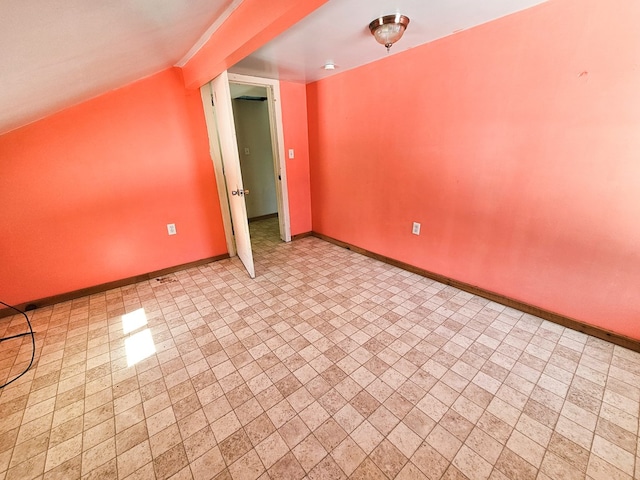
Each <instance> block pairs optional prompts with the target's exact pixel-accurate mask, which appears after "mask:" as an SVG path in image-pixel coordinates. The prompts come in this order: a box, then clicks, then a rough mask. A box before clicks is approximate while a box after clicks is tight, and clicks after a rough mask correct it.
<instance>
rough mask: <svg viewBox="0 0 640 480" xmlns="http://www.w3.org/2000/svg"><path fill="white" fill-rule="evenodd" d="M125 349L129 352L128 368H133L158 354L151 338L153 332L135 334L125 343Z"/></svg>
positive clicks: (143, 331)
mask: <svg viewBox="0 0 640 480" xmlns="http://www.w3.org/2000/svg"><path fill="white" fill-rule="evenodd" d="M124 348H125V351H126V352H127V366H128V367H131V366H133V365H135V364H136V363H138V362H139V361H141V360H144V359H145V358H147V357H150V356H151V355H153V354H154V353H156V346H155V344H154V343H153V338H152V337H151V330H149V329H148V328H145V329H144V330H142V331H140V332H138V333H134V334H133V335H131V336H130V337H128V338H126V339H125V341H124Z"/></svg>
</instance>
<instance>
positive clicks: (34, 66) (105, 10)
mask: <svg viewBox="0 0 640 480" xmlns="http://www.w3.org/2000/svg"><path fill="white" fill-rule="evenodd" d="M235 3H238V2H235ZM233 4H234V2H233V1H232V0H126V1H123V0H6V1H4V0H3V1H1V2H0V105H2V108H1V109H0V132H6V131H8V130H11V129H13V128H16V127H18V126H20V125H24V124H26V123H29V122H32V121H34V120H36V119H38V118H41V117H44V116H46V115H49V114H51V113H53V112H55V111H58V110H61V109H63V108H65V107H68V106H70V105H73V104H75V103H79V102H82V101H84V100H87V99H89V98H92V97H95V96H97V95H100V94H102V93H105V92H107V91H110V90H113V89H115V88H119V87H122V86H124V85H126V84H128V83H131V82H133V81H135V80H138V79H141V78H143V77H146V76H149V75H152V74H154V73H157V72H159V71H161V70H164V69H166V68H168V67H170V66H172V65H175V64H176V63H177V62H178V61H179V60H180V59H181V58H182V57H183V56H184V55H185V54H186V53H187V52H188V51H189V49H190V48H191V47H192V46H193V45H194V44H195V43H196V42H197V41H198V39H199V38H200V37H201V36H202V35H203V34H204V33H205V31H206V30H207V28H208V27H210V26H211V25H212V24H213V23H214V22H215V21H216V20H217V19H218V18H220V17H222V16H224V15H225V14H228V13H229V12H228V9H230V7H232V6H233Z"/></svg>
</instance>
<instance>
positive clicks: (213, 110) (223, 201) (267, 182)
mask: <svg viewBox="0 0 640 480" xmlns="http://www.w3.org/2000/svg"><path fill="white" fill-rule="evenodd" d="M201 94H202V101H203V106H204V110H205V119H206V122H207V130H208V134H209V144H210V152H211V158H212V161H213V164H214V169H215V173H216V182H217V186H218V195H219V198H220V207H221V211H222V216H223V223H224V228H225V235H226V237H227V247H228V250H229V255H230V256H235V255H238V256H239V257H240V259H241V260H242V261H243V263H244V264H245V267H247V271H248V272H249V275H250V276H251V277H254V276H255V272H254V266H253V258H252V253H251V250H252V247H251V240H250V235H249V222H248V218H251V219H252V220H270V219H271V220H272V221H271V222H270V223H271V227H270V231H273V230H274V228H273V225H274V221H277V232H278V236H279V238H280V239H281V240H283V241H285V242H289V241H291V228H290V221H289V202H288V192H287V183H286V168H285V165H284V158H285V157H284V139H283V135H282V110H281V107H280V100H279V98H280V88H279V82H278V81H277V80H270V79H263V78H257V77H249V76H245V75H234V74H228V73H227V72H223V73H222V74H221V75H220V76H219V77H217V78H216V79H214V80H213V81H212V82H211V83H209V84H207V85H204V86H203V87H202V88H201ZM236 117H237V118H236ZM254 199H255V200H254ZM263 233H264V232H263Z"/></svg>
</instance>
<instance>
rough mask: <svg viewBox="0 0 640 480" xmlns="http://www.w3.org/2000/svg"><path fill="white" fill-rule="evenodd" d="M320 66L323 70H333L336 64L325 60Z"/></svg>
mask: <svg viewBox="0 0 640 480" xmlns="http://www.w3.org/2000/svg"><path fill="white" fill-rule="evenodd" d="M322 68H324V69H325V70H335V69H336V68H338V66H337V65H336V64H335V63H333V62H327V63H325V64H324V65H323V66H322Z"/></svg>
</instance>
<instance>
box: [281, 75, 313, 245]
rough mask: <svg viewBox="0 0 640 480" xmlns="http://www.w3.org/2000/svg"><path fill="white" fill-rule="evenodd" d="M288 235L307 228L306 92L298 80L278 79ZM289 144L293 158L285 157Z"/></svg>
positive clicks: (307, 144) (308, 212)
mask: <svg viewBox="0 0 640 480" xmlns="http://www.w3.org/2000/svg"><path fill="white" fill-rule="evenodd" d="M280 97H281V99H282V101H281V108H282V123H283V129H284V132H283V135H284V148H285V152H286V153H287V155H286V157H287V158H286V160H285V161H286V162H287V163H286V166H287V188H288V190H289V216H290V221H291V235H298V234H300V233H307V232H310V231H311V194H310V179H309V138H308V134H307V93H306V88H305V86H304V85H303V84H301V83H292V82H280ZM290 148H293V150H294V152H295V158H293V159H290V158H288V157H289V155H288V152H289V149H290Z"/></svg>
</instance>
